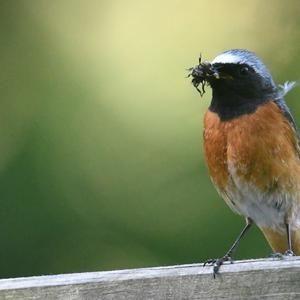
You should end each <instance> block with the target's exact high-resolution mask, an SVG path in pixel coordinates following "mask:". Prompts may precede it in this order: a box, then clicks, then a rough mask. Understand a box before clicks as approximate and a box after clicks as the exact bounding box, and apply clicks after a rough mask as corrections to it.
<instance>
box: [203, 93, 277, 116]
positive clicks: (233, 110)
mask: <svg viewBox="0 0 300 300" xmlns="http://www.w3.org/2000/svg"><path fill="white" fill-rule="evenodd" d="M271 100H272V98H271V97H263V98H254V99H247V98H242V97H240V96H238V95H226V94H223V95H218V94H217V93H215V92H214V91H213V98H212V101H211V104H210V106H209V110H210V111H212V112H215V113H217V114H218V116H219V118H220V119H221V121H228V120H231V119H234V118H237V117H239V116H242V115H245V114H252V113H254V112H255V111H256V109H257V108H258V107H259V106H260V105H263V104H265V103H267V102H269V101H271Z"/></svg>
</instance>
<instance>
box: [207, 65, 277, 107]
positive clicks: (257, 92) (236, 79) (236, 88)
mask: <svg viewBox="0 0 300 300" xmlns="http://www.w3.org/2000/svg"><path fill="white" fill-rule="evenodd" d="M213 69H214V70H216V72H217V73H218V74H219V79H217V78H214V77H212V78H208V82H209V83H210V85H211V87H212V89H213V92H214V96H217V97H220V101H222V100H221V99H222V98H223V101H225V102H227V103H232V104H234V103H236V101H237V100H238V99H239V98H242V99H244V100H249V101H251V100H252V101H253V100H254V101H256V100H258V99H260V98H264V95H266V94H269V93H270V92H272V89H273V87H272V85H268V84H266V82H265V80H264V78H263V77H262V76H261V75H260V74H258V73H257V72H256V71H255V70H254V69H253V68H252V67H251V66H249V65H247V64H229V63H227V64H214V65H213ZM238 102H239V101H238ZM236 104H238V103H236Z"/></svg>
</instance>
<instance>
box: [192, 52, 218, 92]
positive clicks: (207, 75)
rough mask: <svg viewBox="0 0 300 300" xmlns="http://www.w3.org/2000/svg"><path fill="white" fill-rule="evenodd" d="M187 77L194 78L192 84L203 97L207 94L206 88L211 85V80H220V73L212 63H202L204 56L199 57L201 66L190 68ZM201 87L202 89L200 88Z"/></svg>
mask: <svg viewBox="0 0 300 300" xmlns="http://www.w3.org/2000/svg"><path fill="white" fill-rule="evenodd" d="M188 71H189V72H190V73H189V74H188V76H187V77H192V84H193V86H194V87H195V88H196V90H197V91H198V92H199V94H200V96H201V97H202V96H203V95H204V93H205V86H206V85H209V80H210V79H220V78H221V77H220V73H219V72H218V71H217V70H216V69H215V68H214V67H213V66H212V64H211V63H210V62H207V61H204V62H202V56H201V54H200V56H199V64H198V65H197V66H195V67H193V68H189V69H188ZM199 85H201V88H199Z"/></svg>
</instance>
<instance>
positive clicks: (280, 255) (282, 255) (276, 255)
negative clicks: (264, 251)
mask: <svg viewBox="0 0 300 300" xmlns="http://www.w3.org/2000/svg"><path fill="white" fill-rule="evenodd" d="M292 256H296V255H295V253H294V252H293V251H292V250H287V251H285V252H284V253H280V252H274V253H272V254H271V255H270V257H271V258H279V259H284V258H285V257H292Z"/></svg>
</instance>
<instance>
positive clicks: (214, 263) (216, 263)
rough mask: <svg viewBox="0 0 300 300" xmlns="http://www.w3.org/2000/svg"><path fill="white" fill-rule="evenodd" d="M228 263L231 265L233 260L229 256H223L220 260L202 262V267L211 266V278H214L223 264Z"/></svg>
mask: <svg viewBox="0 0 300 300" xmlns="http://www.w3.org/2000/svg"><path fill="white" fill-rule="evenodd" d="M226 261H229V262H230V263H231V264H233V259H232V257H231V256H230V255H229V254H226V255H224V256H223V257H222V258H215V259H208V260H207V261H205V262H204V264H203V266H206V265H209V266H213V276H214V278H216V275H217V274H218V273H219V270H220V267H221V266H222V265H223V264H224V262H226Z"/></svg>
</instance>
